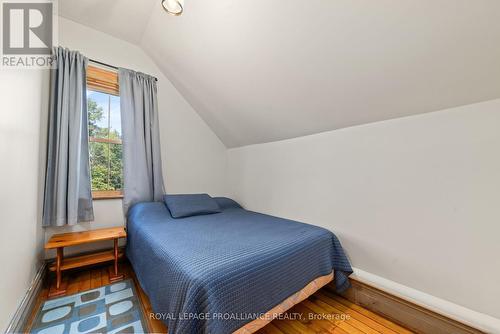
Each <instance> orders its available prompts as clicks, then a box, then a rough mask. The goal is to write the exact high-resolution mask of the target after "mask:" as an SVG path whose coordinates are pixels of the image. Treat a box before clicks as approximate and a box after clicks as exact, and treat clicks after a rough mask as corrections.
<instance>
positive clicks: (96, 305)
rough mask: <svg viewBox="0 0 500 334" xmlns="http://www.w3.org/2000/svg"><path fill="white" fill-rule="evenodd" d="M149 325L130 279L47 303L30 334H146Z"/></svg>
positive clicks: (39, 312)
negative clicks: (146, 322)
mask: <svg viewBox="0 0 500 334" xmlns="http://www.w3.org/2000/svg"><path fill="white" fill-rule="evenodd" d="M145 330H147V326H146V325H145V322H144V317H143V314H142V310H141V305H140V301H139V298H138V296H137V294H136V291H135V289H134V282H133V281H132V280H131V279H128V280H125V281H122V282H118V283H114V284H111V285H105V286H103V287H100V288H97V289H92V290H88V291H84V292H80V293H78V294H75V295H70V296H65V297H61V298H56V299H50V300H47V301H45V303H43V305H42V306H41V307H40V309H39V310H38V312H37V314H36V317H35V320H34V323H33V326H32V329H31V333H39V334H80V333H89V332H90V333H110V334H114V333H144V332H145Z"/></svg>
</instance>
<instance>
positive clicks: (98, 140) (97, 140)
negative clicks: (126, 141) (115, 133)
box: [89, 137, 123, 145]
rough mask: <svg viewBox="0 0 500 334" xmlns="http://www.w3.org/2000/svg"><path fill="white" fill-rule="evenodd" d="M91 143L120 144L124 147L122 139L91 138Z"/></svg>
mask: <svg viewBox="0 0 500 334" xmlns="http://www.w3.org/2000/svg"><path fill="white" fill-rule="evenodd" d="M89 142H94V143H106V144H107V143H109V144H118V145H122V144H123V143H122V141H121V139H110V138H98V137H90V138H89Z"/></svg>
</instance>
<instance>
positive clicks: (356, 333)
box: [302, 298, 365, 334]
mask: <svg viewBox="0 0 500 334" xmlns="http://www.w3.org/2000/svg"><path fill="white" fill-rule="evenodd" d="M311 299H312V298H308V299H306V300H304V301H303V302H302V303H304V305H305V306H307V307H308V308H310V309H311V310H313V311H314V312H316V313H317V314H324V315H327V314H336V312H332V311H331V310H329V309H328V307H327V308H325V306H326V305H322V304H321V301H320V300H318V299H314V302H313V301H312V300H311ZM325 321H329V322H331V323H333V324H335V325H336V326H337V327H340V328H341V329H343V330H344V331H346V332H347V333H349V334H351V333H352V334H365V333H364V332H363V331H361V330H359V329H358V328H357V327H356V326H353V325H352V324H351V323H349V320H337V319H332V318H325Z"/></svg>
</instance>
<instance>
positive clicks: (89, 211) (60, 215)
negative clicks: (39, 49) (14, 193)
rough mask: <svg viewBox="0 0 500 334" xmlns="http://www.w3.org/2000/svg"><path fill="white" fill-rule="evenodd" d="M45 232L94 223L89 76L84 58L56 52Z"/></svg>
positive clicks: (51, 100) (68, 51) (66, 51)
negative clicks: (88, 105) (90, 164)
mask: <svg viewBox="0 0 500 334" xmlns="http://www.w3.org/2000/svg"><path fill="white" fill-rule="evenodd" d="M54 55H55V56H56V66H57V67H56V69H54V70H52V71H51V87H50V108H49V134H48V144H47V166H46V167H47V170H46V175H45V196H44V203H43V220H42V221H43V226H63V225H74V224H77V223H79V222H83V221H92V220H94V211H93V208H92V193H91V185H90V167H89V149H88V124H87V89H86V77H87V75H86V72H87V63H88V59H87V58H85V57H84V56H83V55H81V54H80V53H79V52H76V51H70V50H68V49H64V48H61V47H56V48H54Z"/></svg>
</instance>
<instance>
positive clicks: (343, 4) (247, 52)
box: [59, 0, 500, 147]
mask: <svg viewBox="0 0 500 334" xmlns="http://www.w3.org/2000/svg"><path fill="white" fill-rule="evenodd" d="M185 2H186V3H185V13H184V14H183V15H182V16H180V17H173V16H170V15H168V14H166V13H165V12H163V10H162V8H161V6H160V1H159V0H158V1H153V0H151V1H149V0H148V1H132V0H113V1H111V0H107V1H98V0H61V1H60V4H59V6H60V12H61V14H62V15H63V16H65V17H67V18H70V19H72V20H74V21H77V22H80V23H83V24H86V25H88V26H91V27H94V28H96V29H98V30H102V31H104V32H107V33H109V34H112V35H115V36H117V37H119V38H123V39H126V40H129V41H131V42H133V43H138V44H139V45H140V46H141V47H142V48H143V49H144V51H145V52H147V53H148V54H149V55H150V56H151V57H152V58H153V59H154V60H155V62H156V63H157V64H158V65H159V67H160V68H161V69H162V71H163V72H164V73H165V74H166V75H167V76H168V77H169V79H170V80H171V81H172V82H173V83H174V84H175V85H176V87H177V89H178V90H179V91H180V92H181V93H182V94H183V95H184V97H185V98H186V99H187V101H188V102H189V103H191V105H192V106H193V107H194V108H195V110H196V111H197V112H198V113H199V114H200V116H201V117H202V118H203V119H204V120H205V121H206V122H207V124H208V125H209V126H210V127H211V128H212V129H213V130H214V131H215V133H216V134H217V135H218V136H219V137H220V138H221V140H222V141H223V142H224V143H225V144H226V146H228V147H235V146H241V145H248V144H254V143H261V142H268V141H274V140H280V139H285V138H292V137H297V136H302V135H307V134H313V133H317V132H322V131H327V130H332V129H337V128H342V127H346V126H351V125H357V124H363V123H368V122H374V121H380V120H385V119H390V118H395V117H401V116H406V115H412V114H418V113H424V112H430V111H436V110H440V109H444V108H449V107H454V106H458V105H464V104H469V103H474V102H479V101H484V100H489V99H493V98H498V97H500V1H498V0H473V1H472V0H308V1H303V0H273V1H269V0H240V1H231V0H185ZM96 8H98V9H99V10H97V11H96ZM95 13H99V14H95ZM131 22H133V23H131Z"/></svg>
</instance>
